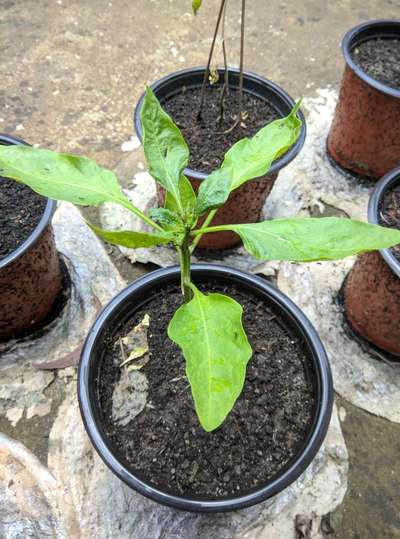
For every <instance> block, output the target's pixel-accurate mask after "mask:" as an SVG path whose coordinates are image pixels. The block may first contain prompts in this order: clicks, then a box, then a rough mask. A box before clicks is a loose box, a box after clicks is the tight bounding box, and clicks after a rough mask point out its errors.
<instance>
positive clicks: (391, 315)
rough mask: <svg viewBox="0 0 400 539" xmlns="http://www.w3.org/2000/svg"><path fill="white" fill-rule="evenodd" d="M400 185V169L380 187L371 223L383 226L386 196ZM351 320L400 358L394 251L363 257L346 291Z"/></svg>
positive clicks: (399, 292)
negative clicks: (381, 210)
mask: <svg viewBox="0 0 400 539" xmlns="http://www.w3.org/2000/svg"><path fill="white" fill-rule="evenodd" d="M399 183H400V168H397V169H395V170H394V171H392V172H391V173H389V174H387V175H386V176H385V177H384V178H382V180H381V181H380V182H379V183H378V184H377V185H376V188H375V190H374V192H373V193H372V195H371V198H370V202H369V207H368V220H369V222H370V223H373V224H379V212H380V208H381V204H382V200H383V197H384V195H385V193H386V192H387V191H388V190H390V189H392V188H393V187H395V186H396V185H398V184H399ZM344 302H345V309H346V315H347V319H348V321H349V323H350V325H351V326H352V328H353V329H354V330H355V331H356V332H357V333H358V334H359V335H361V336H362V337H364V338H366V339H367V340H368V341H370V342H372V343H373V344H375V345H376V346H378V347H379V348H382V349H383V350H386V351H387V352H390V353H391V354H394V355H396V356H400V262H399V261H398V260H397V258H396V257H395V256H394V255H393V253H392V251H391V250H390V249H384V250H382V251H380V252H378V251H376V252H373V253H366V254H363V255H361V256H360V257H359V258H358V259H357V262H356V263H355V265H354V266H353V268H352V270H351V271H350V273H349V275H348V277H347V280H346V285H345V288H344Z"/></svg>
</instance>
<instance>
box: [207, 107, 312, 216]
mask: <svg viewBox="0 0 400 539" xmlns="http://www.w3.org/2000/svg"><path fill="white" fill-rule="evenodd" d="M299 107H300V102H299V103H298V104H297V105H296V107H295V108H294V109H293V110H292V112H291V113H290V114H289V116H287V117H286V118H282V119H280V120H275V121H274V122H272V123H270V124H268V125H266V126H265V127H263V128H262V129H260V131H259V132H258V133H256V135H254V137H252V138H244V139H242V140H239V141H238V142H237V143H236V144H234V145H233V146H232V148H231V149H230V150H228V152H227V153H226V154H225V158H224V161H223V163H222V165H221V167H220V168H219V169H218V170H216V171H214V172H212V173H211V174H210V175H209V176H208V177H207V179H206V180H204V181H203V182H202V184H201V186H200V189H199V194H198V199H197V214H198V215H201V214H203V213H204V212H206V211H207V210H210V209H214V208H218V207H219V206H222V205H223V204H224V203H225V202H226V200H227V199H228V197H229V193H230V192H231V191H234V190H235V189H237V188H238V187H240V186H241V185H243V184H244V183H245V182H247V181H249V180H252V179H254V178H258V177H260V176H264V175H265V174H267V172H268V170H269V169H270V167H271V164H272V163H273V162H274V161H275V160H276V159H278V157H280V156H281V155H283V154H284V153H286V152H287V150H288V149H289V148H290V147H291V146H293V144H294V143H295V142H296V141H297V139H298V138H299V136H300V132H301V125H302V124H301V120H300V119H299V118H298V116H297V112H298V110H299Z"/></svg>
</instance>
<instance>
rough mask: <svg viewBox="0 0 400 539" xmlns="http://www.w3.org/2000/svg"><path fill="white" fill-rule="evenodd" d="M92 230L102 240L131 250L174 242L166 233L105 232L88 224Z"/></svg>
mask: <svg viewBox="0 0 400 539" xmlns="http://www.w3.org/2000/svg"><path fill="white" fill-rule="evenodd" d="M87 224H88V225H89V226H90V228H91V229H92V230H93V232H95V233H96V234H97V235H98V236H99V237H100V238H102V239H103V240H104V241H107V242H108V243H112V244H113V245H122V246H123V247H130V248H131V249H137V248H138V247H154V246H155V245H161V244H164V243H170V242H171V241H172V240H173V236H172V235H171V234H168V233H167V232H165V234H150V233H149V234H148V233H146V232H133V231H131V230H115V231H111V230H104V229H102V228H99V227H98V226H95V225H92V224H91V223H87Z"/></svg>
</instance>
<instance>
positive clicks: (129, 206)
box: [120, 201, 163, 232]
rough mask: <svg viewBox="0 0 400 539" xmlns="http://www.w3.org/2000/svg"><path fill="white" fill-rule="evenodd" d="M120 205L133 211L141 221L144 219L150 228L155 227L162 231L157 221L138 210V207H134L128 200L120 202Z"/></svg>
mask: <svg viewBox="0 0 400 539" xmlns="http://www.w3.org/2000/svg"><path fill="white" fill-rule="evenodd" d="M120 204H121V206H123V207H124V208H127V209H128V210H130V211H131V212H132V213H134V214H135V215H137V216H138V217H140V219H142V221H144V222H145V223H147V224H148V225H150V226H151V227H152V228H155V229H156V230H158V231H160V232H163V229H162V227H161V226H160V225H158V224H157V223H155V222H154V221H153V220H152V219H150V217H147V215H146V214H145V213H143V212H142V211H140V210H139V209H138V208H136V207H135V206H134V205H133V204H131V203H130V202H129V201H127V202H125V201H124V202H120Z"/></svg>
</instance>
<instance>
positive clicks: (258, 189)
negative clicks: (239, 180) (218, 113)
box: [134, 67, 306, 249]
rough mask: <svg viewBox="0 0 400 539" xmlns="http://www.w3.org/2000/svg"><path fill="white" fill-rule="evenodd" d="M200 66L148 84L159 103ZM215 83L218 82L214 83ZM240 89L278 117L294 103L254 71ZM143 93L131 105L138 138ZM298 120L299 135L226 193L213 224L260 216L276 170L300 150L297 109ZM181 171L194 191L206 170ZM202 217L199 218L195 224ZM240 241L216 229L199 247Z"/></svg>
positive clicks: (199, 77)
mask: <svg viewBox="0 0 400 539" xmlns="http://www.w3.org/2000/svg"><path fill="white" fill-rule="evenodd" d="M204 70H205V68H204V67H199V68H192V69H185V70H183V71H178V72H176V73H172V74H171V75H168V76H167V77H165V78H163V79H161V80H159V81H157V82H155V83H154V84H152V85H151V88H152V90H153V92H154V93H155V94H156V96H157V98H158V99H159V100H160V102H161V103H163V102H165V101H167V100H168V99H170V98H171V97H173V96H174V95H176V94H178V93H180V92H182V89H183V88H186V89H187V88H193V87H199V86H201V84H202V82H203V76H204ZM223 73H224V72H223V70H222V69H219V74H220V77H219V80H220V81H221V82H220V83H219V84H222V81H223V79H224V77H223ZM229 81H230V85H231V86H232V87H233V88H237V87H238V85H239V71H238V70H236V69H229ZM217 85H218V83H217ZM244 90H245V92H247V93H250V94H252V95H255V96H257V97H260V98H261V99H264V100H266V101H268V103H269V104H270V105H272V106H273V107H274V108H275V109H276V111H277V112H278V113H279V115H280V116H281V117H284V116H287V115H288V114H289V113H290V111H291V110H292V108H293V107H294V105H295V102H294V100H293V99H292V98H291V97H290V96H289V95H288V94H287V93H286V92H285V91H284V90H282V88H280V87H279V86H277V85H276V84H274V83H273V82H271V81H269V80H267V79H264V78H263V77H260V76H259V75H255V74H254V73H245V74H244ZM143 100H144V95H142V97H141V98H140V100H139V102H138V104H137V107H136V109H135V118H134V122H135V129H136V133H137V135H138V137H139V138H140V140H142V125H141V121H140V112H141V109H142V106H143ZM298 115H299V117H300V119H301V121H302V129H301V134H300V137H299V139H298V140H297V142H296V144H294V146H292V147H291V148H290V149H289V150H288V151H287V152H286V153H285V154H284V155H283V156H282V157H280V158H279V159H277V160H276V161H274V163H273V164H272V166H271V168H270V170H269V172H268V174H267V175H266V176H263V177H261V178H257V179H254V180H252V181H250V182H247V183H246V184H244V185H242V186H241V187H239V189H237V190H236V191H234V192H233V193H232V194H231V196H230V197H229V199H228V201H227V202H226V204H225V205H224V207H223V208H220V209H219V210H218V212H217V214H216V216H215V218H214V219H213V221H212V224H213V225H226V224H240V223H256V222H258V221H259V220H260V217H261V212H262V209H263V207H264V203H265V200H266V198H267V196H268V195H269V193H270V191H271V189H272V187H273V185H274V182H275V180H276V178H277V177H278V173H279V171H280V170H281V169H282V168H283V167H285V166H286V165H287V164H288V163H290V162H291V161H292V160H293V159H294V158H295V157H296V156H297V154H298V153H299V152H300V150H301V148H302V147H303V144H304V141H305V137H306V123H305V119H304V116H303V114H302V113H301V112H300V111H299V113H298ZM184 173H185V175H186V176H187V177H188V178H189V180H190V181H191V183H192V186H193V188H194V190H195V191H196V192H197V190H198V188H199V186H200V184H201V182H202V181H203V180H204V179H205V178H207V174H205V173H203V172H199V171H197V170H193V169H190V168H187V169H185V171H184ZM157 189H158V199H159V204H160V205H163V203H164V191H163V189H162V188H161V187H160V186H159V185H158V184H157ZM203 221H204V218H202V219H200V220H199V224H201V223H202V222H203ZM238 243H240V238H239V236H238V235H237V234H235V233H234V232H217V233H215V234H206V235H204V236H203V237H202V238H201V240H200V242H199V247H201V248H204V249H226V248H229V247H233V246H235V245H237V244H238Z"/></svg>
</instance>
